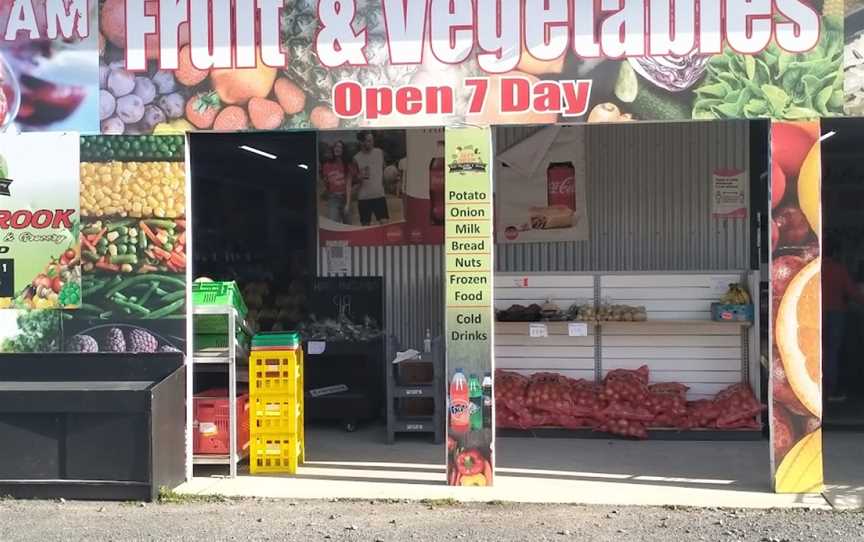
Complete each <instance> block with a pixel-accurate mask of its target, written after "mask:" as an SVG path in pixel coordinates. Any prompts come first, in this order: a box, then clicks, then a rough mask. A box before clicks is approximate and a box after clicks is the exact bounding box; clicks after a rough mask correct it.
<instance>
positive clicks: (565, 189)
mask: <svg viewBox="0 0 864 542" xmlns="http://www.w3.org/2000/svg"><path fill="white" fill-rule="evenodd" d="M546 200H547V202H548V205H549V207H552V206H555V205H560V206H562V207H567V208H569V209H570V210H571V211H573V212H576V168H575V167H573V162H553V163H550V164H549V168H548V169H547V170H546Z"/></svg>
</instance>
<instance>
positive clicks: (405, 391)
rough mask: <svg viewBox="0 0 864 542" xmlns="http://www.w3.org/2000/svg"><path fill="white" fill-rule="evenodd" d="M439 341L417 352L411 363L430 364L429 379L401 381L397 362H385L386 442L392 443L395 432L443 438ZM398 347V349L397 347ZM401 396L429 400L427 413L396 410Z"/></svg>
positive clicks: (442, 357)
mask: <svg viewBox="0 0 864 542" xmlns="http://www.w3.org/2000/svg"><path fill="white" fill-rule="evenodd" d="M440 345H441V341H440V339H437V340H435V341H433V343H432V351H431V352H429V353H421V354H420V356H419V357H418V358H416V359H414V360H411V363H418V362H419V363H429V364H431V365H432V367H431V369H432V370H431V371H429V372H430V373H431V374H432V380H431V381H429V382H419V383H403V382H400V378H399V365H398V364H393V363H389V362H388V364H387V370H386V372H387V443H388V444H393V443H394V442H396V434H397V433H429V434H432V435H433V438H434V441H435V443H436V444H440V443H441V442H443V441H444V417H443V415H442V413H443V410H444V405H445V401H446V396H445V393H444V380H445V378H444V350H443V348H441V346H440ZM400 350H401V349H400ZM405 399H430V400H431V402H432V405H431V414H429V415H426V416H413V415H406V414H404V413H403V412H400V408H399V402H400V401H402V400H405Z"/></svg>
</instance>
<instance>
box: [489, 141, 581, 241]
mask: <svg viewBox="0 0 864 542" xmlns="http://www.w3.org/2000/svg"><path fill="white" fill-rule="evenodd" d="M495 165H496V175H497V179H498V182H497V194H496V195H497V209H496V218H497V230H496V231H497V235H496V238H497V241H498V242H499V243H534V242H555V241H587V240H588V236H589V222H588V202H587V199H586V186H585V185H586V177H587V174H586V167H585V128H583V127H562V126H550V127H547V128H544V129H542V130H540V131H539V132H537V133H536V134H534V135H532V136H531V137H529V138H527V139H525V140H524V141H522V142H521V143H518V144H517V145H515V146H514V147H511V148H510V149H508V150H506V151H504V152H503V153H501V154H499V155H498V156H497V157H496V160H495Z"/></svg>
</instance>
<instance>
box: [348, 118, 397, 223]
mask: <svg viewBox="0 0 864 542" xmlns="http://www.w3.org/2000/svg"><path fill="white" fill-rule="evenodd" d="M357 141H358V142H360V151H359V152H358V153H357V154H355V155H354V163H355V164H356V166H357V171H358V177H359V181H360V183H359V184H360V188H359V190H358V191H357V210H358V211H359V213H360V223H361V224H362V225H364V226H368V225H370V224H371V223H372V218H373V217H374V218H375V221H376V222H377V223H378V224H379V225H383V224H386V223H388V222H389V221H390V211H389V210H388V208H387V197H386V195H385V192H384V151H382V150H381V149H379V148H378V147H376V146H375V136H374V135H373V134H372V132H367V131H363V132H360V133H358V134H357Z"/></svg>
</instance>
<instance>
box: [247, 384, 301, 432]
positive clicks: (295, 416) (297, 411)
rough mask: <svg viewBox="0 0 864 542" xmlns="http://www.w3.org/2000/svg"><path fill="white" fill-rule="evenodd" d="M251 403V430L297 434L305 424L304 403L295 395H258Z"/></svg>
mask: <svg viewBox="0 0 864 542" xmlns="http://www.w3.org/2000/svg"><path fill="white" fill-rule="evenodd" d="M251 402H252V404H251V405H250V409H249V413H250V417H251V419H250V424H249V427H250V428H251V431H252V432H254V433H255V434H270V435H273V434H289V435H294V434H297V431H298V428H299V427H302V426H303V403H302V401H297V400H296V399H295V398H294V397H282V396H279V395H269V394H267V395H264V394H259V395H256V396H255V397H254V398H253V399H252V400H251Z"/></svg>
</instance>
